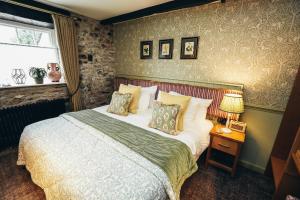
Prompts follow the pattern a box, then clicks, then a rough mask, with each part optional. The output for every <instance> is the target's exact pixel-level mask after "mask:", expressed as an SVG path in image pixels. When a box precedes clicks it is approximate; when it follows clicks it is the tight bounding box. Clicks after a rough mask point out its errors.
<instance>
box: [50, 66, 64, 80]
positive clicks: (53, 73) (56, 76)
mask: <svg viewBox="0 0 300 200" xmlns="http://www.w3.org/2000/svg"><path fill="white" fill-rule="evenodd" d="M47 70H48V77H49V79H50V80H51V81H52V82H59V80H60V78H61V72H60V66H59V65H58V63H48V64H47Z"/></svg>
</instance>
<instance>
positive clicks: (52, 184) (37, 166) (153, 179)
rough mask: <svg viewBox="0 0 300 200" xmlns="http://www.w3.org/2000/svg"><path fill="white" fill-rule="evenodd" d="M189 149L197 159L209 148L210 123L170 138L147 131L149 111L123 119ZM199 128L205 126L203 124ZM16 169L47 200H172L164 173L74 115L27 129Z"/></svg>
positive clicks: (102, 111)
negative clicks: (28, 176) (23, 170)
mask: <svg viewBox="0 0 300 200" xmlns="http://www.w3.org/2000/svg"><path fill="white" fill-rule="evenodd" d="M95 110H96V111H98V112H101V113H104V114H107V115H109V116H113V117H115V118H118V119H120V120H123V121H126V122H129V123H133V124H135V125H136V126H140V127H143V128H146V129H149V130H151V131H153V132H156V133H158V134H161V135H164V136H166V137H175V138H176V139H178V140H180V141H182V142H184V143H185V144H187V145H188V146H189V147H190V148H191V150H192V153H193V154H194V155H195V156H196V157H197V156H198V155H200V154H201V153H202V151H203V150H204V149H205V148H206V147H207V145H208V142H209V136H208V132H209V130H210V129H211V127H212V124H211V122H209V121H204V122H203V125H202V126H201V125H200V126H199V127H198V128H199V129H197V130H195V127H192V126H191V127H186V131H184V132H183V133H181V134H180V135H178V136H170V135H167V134H165V133H162V132H160V131H157V130H154V129H151V128H148V127H147V123H148V122H149V120H150V117H151V112H150V111H147V112H145V113H143V114H138V115H129V116H128V117H121V116H117V115H113V114H109V113H107V112H106V111H105V110H106V107H105V106H104V107H99V108H96V109H95ZM200 124H201V123H200ZM17 164H18V165H25V166H26V168H27V169H28V171H29V172H30V173H31V177H32V180H33V181H34V182H35V183H36V184H37V185H39V186H40V187H41V188H43V189H44V191H45V194H46V198H47V199H60V200H63V199H76V200H77V199H78V200H79V199H80V200H84V199H89V200H93V199H104V200H114V199H122V200H123V199H132V200H135V199H145V200H147V199H148V200H154V199H168V198H169V199H174V198H175V197H174V193H173V191H172V188H171V186H170V183H169V181H168V178H167V176H166V174H165V173H164V172H163V171H162V170H161V169H160V168H159V167H157V166H156V165H154V164H153V163H151V162H150V161H148V160H147V159H145V158H144V157H142V156H140V155H139V154H137V153H135V152H134V151H132V150H130V149H128V148H127V147H126V146H124V145H122V144H120V143H119V142H116V141H114V140H113V139H111V138H110V137H108V136H106V135H105V134H103V133H101V132H99V131H97V130H96V129H94V128H92V127H90V126H88V125H85V124H83V123H81V122H80V121H78V120H76V119H74V118H72V117H71V116H67V115H62V116H59V117H56V118H52V119H48V120H44V121H41V122H37V123H34V124H31V125H29V126H27V127H26V128H25V129H24V131H23V133H22V135H21V139H20V144H19V155H18V161H17Z"/></svg>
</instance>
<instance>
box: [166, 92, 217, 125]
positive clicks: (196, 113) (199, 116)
mask: <svg viewBox="0 0 300 200" xmlns="http://www.w3.org/2000/svg"><path fill="white" fill-rule="evenodd" d="M169 94H171V95H182V94H179V93H177V92H173V91H170V92H169ZM212 101H213V100H212V99H201V98H196V97H192V98H191V101H190V103H189V105H188V107H187V109H186V111H185V114H184V118H183V126H185V124H187V123H188V122H189V121H193V120H205V119H206V113H207V108H208V107H209V105H210V104H211V102H212Z"/></svg>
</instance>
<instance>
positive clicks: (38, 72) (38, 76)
mask: <svg viewBox="0 0 300 200" xmlns="http://www.w3.org/2000/svg"><path fill="white" fill-rule="evenodd" d="M46 74H47V72H46V70H45V69H44V68H36V67H31V68H30V70H29V76H31V77H32V78H33V79H34V81H35V83H36V84H43V83H44V78H45V76H46Z"/></svg>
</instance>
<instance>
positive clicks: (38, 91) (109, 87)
mask: <svg viewBox="0 0 300 200" xmlns="http://www.w3.org/2000/svg"><path fill="white" fill-rule="evenodd" d="M76 17H77V18H78V20H76V27H77V33H78V46H79V48H78V49H79V62H80V63H79V64H80V70H81V77H80V78H81V85H80V89H81V92H82V100H83V104H84V107H85V108H94V107H97V106H100V105H103V104H105V103H108V102H109V99H110V96H111V93H112V92H113V85H114V84H113V80H114V74H115V72H114V69H113V62H114V48H113V44H112V43H113V41H112V34H113V32H112V26H103V25H101V24H100V23H99V22H97V21H96V20H93V19H90V18H86V17H82V16H77V15H76ZM58 98H68V95H67V88H66V85H65V84H62V85H41V86H37V85H35V86H23V87H11V88H0V108H2V107H10V106H16V105H23V104H30V103H35V102H37V101H42V100H51V99H58Z"/></svg>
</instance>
